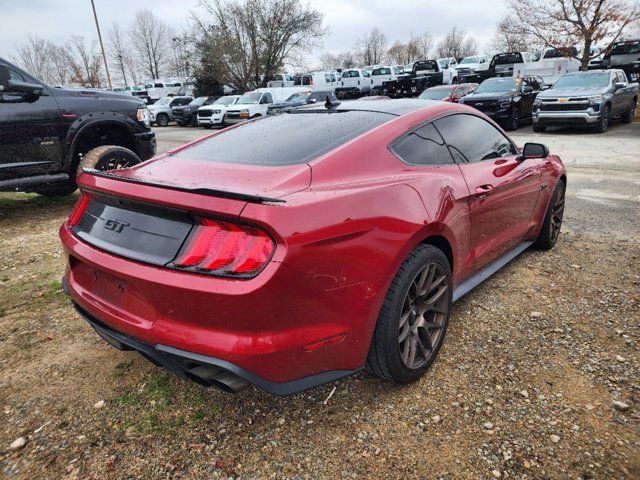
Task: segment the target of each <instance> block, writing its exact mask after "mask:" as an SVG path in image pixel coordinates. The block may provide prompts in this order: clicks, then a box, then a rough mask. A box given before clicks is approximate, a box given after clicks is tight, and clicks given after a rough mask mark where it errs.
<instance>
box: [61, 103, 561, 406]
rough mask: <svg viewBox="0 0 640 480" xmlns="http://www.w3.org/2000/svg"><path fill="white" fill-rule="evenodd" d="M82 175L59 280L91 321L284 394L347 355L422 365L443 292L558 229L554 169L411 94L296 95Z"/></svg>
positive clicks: (234, 386) (238, 385)
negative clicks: (155, 153)
mask: <svg viewBox="0 0 640 480" xmlns="http://www.w3.org/2000/svg"><path fill="white" fill-rule="evenodd" d="M454 152H455V155H456V156H455V157H453V156H452V155H453V153H454ZM79 181H80V184H81V188H82V192H83V194H82V196H81V198H80V199H79V200H78V203H77V205H76V207H75V209H74V210H73V212H72V213H71V215H70V216H69V218H68V219H67V220H66V221H65V222H64V224H63V225H62V226H61V228H60V237H61V240H62V244H63V247H64V252H65V255H66V256H67V257H68V259H69V262H68V266H67V269H66V274H65V276H64V279H63V282H62V284H63V289H64V291H65V292H67V293H68V294H69V295H70V297H71V300H72V302H73V305H74V306H75V308H76V309H77V311H78V312H79V313H80V315H81V316H82V317H84V318H85V319H86V321H87V322H89V324H90V325H91V326H92V327H93V328H94V329H95V330H96V331H97V332H98V334H99V335H100V336H101V337H102V338H103V339H105V340H106V341H107V342H109V343H110V344H111V345H112V346H115V347H116V348H120V349H122V350H130V349H133V350H137V351H139V352H141V353H142V354H143V355H144V356H145V357H146V358H148V359H150V360H152V361H153V362H154V363H156V364H159V365H164V366H166V367H167V368H169V369H170V370H171V371H172V372H174V373H177V374H179V375H182V376H184V377H186V378H189V379H192V380H194V381H197V382H199V383H200V384H203V385H208V386H217V387H220V388H222V389H224V390H226V391H234V392H235V391H238V390H240V389H242V388H244V387H246V386H247V385H248V384H254V385H256V386H258V387H260V388H262V389H264V390H266V391H268V392H271V393H273V394H278V395H287V394H292V393H296V392H300V391H302V390H306V389H309V388H312V387H315V386H317V385H321V384H323V383H327V382H331V381H334V380H336V379H338V378H341V377H345V376H348V375H350V374H352V373H354V372H357V371H360V370H362V369H363V368H367V369H368V370H369V371H370V372H373V373H374V374H376V375H378V376H379V377H381V378H384V379H390V380H393V381H395V382H397V383H400V384H405V383H409V382H412V381H415V380H417V379H418V378H420V377H421V376H422V375H423V374H424V373H425V372H426V371H427V370H428V368H429V367H430V365H431V364H432V363H433V361H434V360H435V359H436V356H437V354H438V352H439V350H440V348H441V346H442V344H443V341H444V338H445V332H446V330H447V326H448V322H449V316H450V312H451V306H452V303H453V302H455V301H457V300H458V299H460V298H461V297H462V296H463V295H465V294H467V293H468V292H469V291H470V290H471V289H473V288H474V287H475V286H477V285H478V284H480V283H481V282H482V281H483V280H485V279H486V278H487V277H488V276H490V275H491V274H493V273H494V272H496V271H497V270H499V269H500V268H501V267H502V266H504V265H506V264H507V263H508V262H509V261H510V260H512V259H514V258H515V257H516V256H517V255H518V254H520V253H522V252H523V251H525V250H526V249H527V248H529V247H531V246H536V247H538V248H541V249H550V248H552V247H553V246H554V245H555V243H556V242H557V239H558V235H559V231H560V227H561V224H562V217H563V209H564V193H565V184H566V171H565V168H564V166H563V164H562V161H561V160H560V158H558V157H557V156H555V155H549V150H548V149H547V148H546V147H545V146H544V145H541V144H531V143H528V144H526V145H525V146H524V148H523V150H522V151H520V149H519V148H518V147H516V145H515V144H514V142H513V141H512V140H511V139H510V138H509V137H508V136H507V135H506V134H505V133H504V132H503V131H502V130H501V129H500V128H499V127H497V126H496V125H495V124H494V123H493V122H492V121H490V120H489V119H487V118H486V117H485V116H484V115H482V114H481V113H479V112H476V111H474V110H473V109H470V108H468V107H464V106H462V105H458V104H453V103H444V102H438V103H435V102H434V103H425V102H424V101H422V100H417V99H414V100H386V101H363V102H359V101H353V102H343V104H342V105H338V106H336V105H332V106H331V108H328V109H327V108H325V106H324V105H318V104H317V105H310V106H307V107H301V108H298V109H293V110H291V111H290V112H286V113H282V114H280V115H272V116H269V117H267V118H264V119H262V120H260V121H256V122H248V123H246V124H244V125H241V126H239V127H237V128H231V129H228V130H223V131H222V132H220V133H218V134H217V135H213V136H208V137H204V138H203V139H201V140H199V141H196V142H193V143H191V144H189V145H187V146H185V147H181V148H179V149H178V150H176V151H173V152H169V153H166V154H163V155H161V156H159V157H157V158H156V159H155V160H152V161H151V162H146V163H144V164H142V165H139V166H137V167H134V168H131V169H126V170H119V171H118V173H117V174H116V175H105V174H103V173H101V172H90V173H83V174H82V175H81V176H80V178H79ZM100 368H101V367H100V366H99V365H96V369H97V371H96V374H99V372H98V370H99V369H100ZM445 368H449V367H447V366H446V365H445Z"/></svg>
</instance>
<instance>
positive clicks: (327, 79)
mask: <svg viewBox="0 0 640 480" xmlns="http://www.w3.org/2000/svg"><path fill="white" fill-rule="evenodd" d="M338 84H339V75H337V74H336V72H330V71H326V72H310V73H305V74H304V75H296V76H295V78H294V81H293V85H294V86H295V87H309V88H310V89H311V90H319V91H323V92H326V91H330V92H333V91H335V89H336V86H337V85H338Z"/></svg>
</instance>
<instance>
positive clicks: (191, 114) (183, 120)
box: [171, 97, 218, 127]
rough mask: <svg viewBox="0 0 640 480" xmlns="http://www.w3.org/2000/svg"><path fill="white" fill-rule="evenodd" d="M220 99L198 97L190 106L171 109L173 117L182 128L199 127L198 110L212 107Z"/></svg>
mask: <svg viewBox="0 0 640 480" xmlns="http://www.w3.org/2000/svg"><path fill="white" fill-rule="evenodd" d="M217 98H218V97H198V98H194V99H193V100H192V101H191V103H189V104H188V105H180V106H177V107H172V108H171V115H172V116H173V119H174V120H175V121H176V124H178V126H180V127H186V126H187V125H191V126H194V127H195V126H196V125H198V109H199V108H200V107H203V106H206V105H211V104H212V103H213V102H215V101H216V99H217Z"/></svg>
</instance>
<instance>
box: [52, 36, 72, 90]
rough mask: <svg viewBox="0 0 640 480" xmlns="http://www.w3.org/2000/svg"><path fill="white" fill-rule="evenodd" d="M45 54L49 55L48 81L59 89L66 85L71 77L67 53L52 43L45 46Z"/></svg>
mask: <svg viewBox="0 0 640 480" xmlns="http://www.w3.org/2000/svg"><path fill="white" fill-rule="evenodd" d="M47 52H48V55H49V70H50V78H49V81H50V82H51V83H53V84H54V85H56V86H60V87H63V86H65V85H68V84H69V81H70V80H71V75H72V70H71V59H70V58H69V52H68V51H67V49H66V48H65V47H62V46H60V45H56V44H55V43H53V42H49V43H48V44H47Z"/></svg>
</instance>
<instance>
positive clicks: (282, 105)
mask: <svg viewBox="0 0 640 480" xmlns="http://www.w3.org/2000/svg"><path fill="white" fill-rule="evenodd" d="M327 97H329V99H330V100H331V101H336V100H337V99H336V97H335V95H334V94H333V92H312V91H311V90H309V91H307V92H298V93H294V94H293V95H291V96H290V97H289V98H287V99H286V100H285V101H284V102H277V103H273V104H271V105H269V107H268V109H267V113H275V112H280V111H282V110H287V109H289V108H295V107H301V106H303V105H310V104H312V103H316V102H323V103H324V102H326V101H327Z"/></svg>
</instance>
